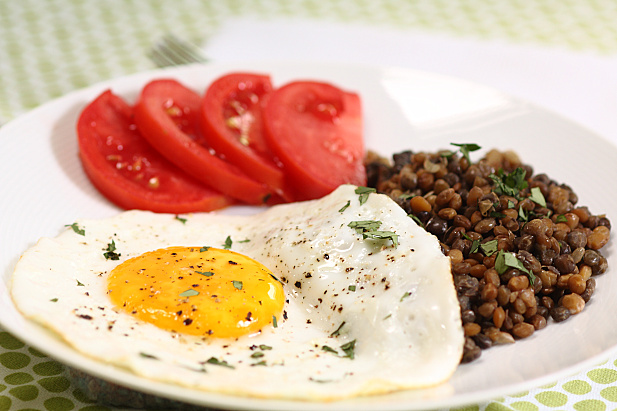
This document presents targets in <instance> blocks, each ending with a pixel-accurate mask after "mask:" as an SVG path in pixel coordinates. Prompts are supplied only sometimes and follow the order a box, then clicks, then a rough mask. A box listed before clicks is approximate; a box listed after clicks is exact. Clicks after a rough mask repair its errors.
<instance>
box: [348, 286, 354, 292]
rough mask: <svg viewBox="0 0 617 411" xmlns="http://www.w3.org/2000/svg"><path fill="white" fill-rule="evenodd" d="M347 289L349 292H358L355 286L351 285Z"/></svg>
mask: <svg viewBox="0 0 617 411" xmlns="http://www.w3.org/2000/svg"><path fill="white" fill-rule="evenodd" d="M347 289H348V290H349V291H356V286H355V285H350V286H349V287H347Z"/></svg>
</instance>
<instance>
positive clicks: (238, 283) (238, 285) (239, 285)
mask: <svg viewBox="0 0 617 411" xmlns="http://www.w3.org/2000/svg"><path fill="white" fill-rule="evenodd" d="M231 283H232V284H233V285H234V288H235V289H236V290H242V281H236V280H232V281H231Z"/></svg>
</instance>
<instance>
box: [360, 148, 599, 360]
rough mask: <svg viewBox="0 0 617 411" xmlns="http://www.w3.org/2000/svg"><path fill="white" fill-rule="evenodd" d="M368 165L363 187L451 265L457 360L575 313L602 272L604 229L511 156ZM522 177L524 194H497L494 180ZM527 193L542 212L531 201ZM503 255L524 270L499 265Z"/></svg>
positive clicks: (567, 193) (558, 187) (401, 156)
mask: <svg viewBox="0 0 617 411" xmlns="http://www.w3.org/2000/svg"><path fill="white" fill-rule="evenodd" d="M365 166H366V171H367V177H368V185H369V186H370V187H374V188H376V189H377V191H378V192H380V193H384V194H387V195H389V196H390V197H392V198H393V199H394V200H395V201H396V202H397V203H398V204H399V205H400V206H401V207H402V208H403V209H404V210H405V211H406V212H407V213H409V214H411V215H413V216H414V217H416V218H417V220H419V221H420V222H422V224H423V225H424V227H425V229H426V230H427V231H429V232H430V233H432V234H434V235H435V236H436V237H437V238H438V239H439V241H440V242H441V247H442V250H443V252H444V254H446V255H447V256H448V257H449V258H450V261H451V266H452V276H453V280H454V285H455V288H456V292H457V295H458V299H459V304H460V306H461V319H462V321H463V327H464V330H465V335H466V339H465V345H464V347H463V350H464V353H463V359H462V362H470V361H474V360H475V359H477V358H479V357H480V355H481V350H483V349H487V348H490V347H491V346H493V345H495V344H506V343H513V342H514V341H515V337H516V339H521V338H526V337H528V336H530V335H532V334H533V332H535V331H537V330H541V329H543V328H545V327H546V326H547V325H548V323H549V321H551V320H552V321H553V322H561V321H565V320H567V319H568V318H569V317H570V316H572V315H574V314H577V313H579V312H581V311H582V310H583V309H584V307H585V305H586V303H587V302H589V300H590V299H591V297H592V295H593V293H594V291H595V288H596V278H597V276H598V275H600V274H602V273H604V272H606V270H607V268H608V261H607V259H606V257H605V256H603V255H602V254H601V252H600V250H601V249H602V248H603V247H604V246H605V245H606V244H607V243H608V242H609V241H610V230H611V223H610V221H609V220H608V219H607V218H606V217H605V216H604V215H594V214H593V213H592V212H591V211H590V210H589V208H588V207H586V206H581V205H578V204H577V203H578V196H577V195H576V194H575V193H574V192H573V190H572V189H571V188H570V187H568V186H567V185H565V184H560V183H557V182H556V181H554V180H552V179H551V178H550V177H549V176H547V175H546V174H538V175H534V174H533V168H532V167H531V166H529V165H526V164H524V163H522V162H521V159H520V158H519V157H518V156H517V155H516V154H515V153H513V152H500V151H498V150H490V151H488V152H487V153H486V155H485V156H484V158H482V159H480V161H478V162H477V163H472V164H470V163H469V162H468V161H467V158H465V157H464V156H462V155H460V154H458V153H455V154H454V155H452V154H451V153H448V155H447V156H445V155H444V151H441V152H436V153H427V152H417V153H414V152H412V151H404V152H401V153H397V154H394V155H393V156H392V161H389V160H387V159H384V158H380V157H379V156H378V155H376V154H374V153H369V155H368V156H367V161H366V164H365ZM519 169H520V171H521V172H522V173H523V174H524V181H525V182H526V185H527V186H526V187H524V186H518V187H510V186H508V187H509V188H510V189H513V190H505V191H504V190H501V191H500V189H499V187H498V185H499V184H498V182H501V183H503V184H504V185H505V184H507V180H504V179H501V180H500V177H499V176H500V175H501V176H506V175H508V174H510V173H513V172H515V171H517V170H519ZM500 170H501V171H500ZM500 173H502V174H500ZM533 187H538V188H539V189H540V191H541V193H542V195H543V196H544V198H545V200H546V205H545V206H544V205H540V204H538V203H536V202H534V201H532V199H531V198H530V196H531V188H533ZM410 197H411V198H410ZM505 252H507V253H513V254H514V255H515V256H516V258H517V259H518V261H519V262H520V263H521V264H522V267H524V269H523V268H522V267H520V266H518V267H509V266H508V267H505V270H503V267H502V266H500V265H499V264H496V262H499V261H498V259H497V256H498V253H505Z"/></svg>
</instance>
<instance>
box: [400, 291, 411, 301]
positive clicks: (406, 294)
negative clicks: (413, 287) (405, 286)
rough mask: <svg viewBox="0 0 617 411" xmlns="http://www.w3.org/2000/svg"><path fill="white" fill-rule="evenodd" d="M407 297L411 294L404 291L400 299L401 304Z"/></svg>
mask: <svg viewBox="0 0 617 411" xmlns="http://www.w3.org/2000/svg"><path fill="white" fill-rule="evenodd" d="M409 296H411V292H409V291H405V294H403V296H402V297H401V302H403V300H404V299H405V298H407V297H409Z"/></svg>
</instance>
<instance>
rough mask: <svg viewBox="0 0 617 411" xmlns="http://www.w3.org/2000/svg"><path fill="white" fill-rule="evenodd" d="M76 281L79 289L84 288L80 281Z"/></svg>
mask: <svg viewBox="0 0 617 411" xmlns="http://www.w3.org/2000/svg"><path fill="white" fill-rule="evenodd" d="M75 281H77V286H78V287H84V285H83V284H82V283H81V282H80V281H79V280H75Z"/></svg>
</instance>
